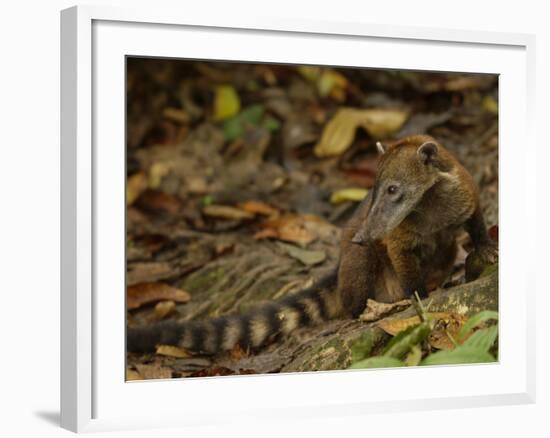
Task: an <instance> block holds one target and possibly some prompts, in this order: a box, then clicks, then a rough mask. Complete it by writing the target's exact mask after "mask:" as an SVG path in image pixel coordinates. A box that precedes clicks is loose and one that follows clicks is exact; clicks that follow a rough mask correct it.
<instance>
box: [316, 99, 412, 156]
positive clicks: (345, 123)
mask: <svg viewBox="0 0 550 438" xmlns="http://www.w3.org/2000/svg"><path fill="white" fill-rule="evenodd" d="M407 116H408V113H407V112H406V111H402V110H389V109H366V110H361V109H356V108H341V109H339V110H338V111H337V112H336V114H335V115H334V117H333V118H332V119H331V120H330V121H329V122H328V123H327V124H326V126H325V129H324V130H323V135H322V136H321V140H320V141H319V143H317V144H316V145H315V148H314V152H315V155H316V156H317V157H330V156H336V155H340V154H342V152H344V151H345V150H346V149H348V148H349V147H350V146H351V144H352V143H353V140H354V138H355V131H356V130H357V128H358V127H362V128H363V129H365V130H366V131H367V132H368V133H369V134H370V135H371V136H372V137H374V138H377V139H378V138H384V137H386V136H388V135H390V134H392V133H394V132H395V131H397V130H398V129H399V128H401V126H403V123H405V120H406V119H407Z"/></svg>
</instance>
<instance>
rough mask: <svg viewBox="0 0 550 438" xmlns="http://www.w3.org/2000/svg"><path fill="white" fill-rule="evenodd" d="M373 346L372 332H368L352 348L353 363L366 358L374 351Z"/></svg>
mask: <svg viewBox="0 0 550 438" xmlns="http://www.w3.org/2000/svg"><path fill="white" fill-rule="evenodd" d="M373 346H374V341H373V337H372V332H371V331H370V330H367V331H366V332H365V333H364V334H362V335H361V336H360V337H359V338H358V339H357V340H356V341H355V342H354V343H353V345H352V346H351V362H352V363H355V362H358V361H360V360H361V359H364V358H366V357H367V356H368V355H369V354H370V352H371V351H372V347H373Z"/></svg>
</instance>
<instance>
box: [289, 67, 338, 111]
mask: <svg viewBox="0 0 550 438" xmlns="http://www.w3.org/2000/svg"><path fill="white" fill-rule="evenodd" d="M296 69H297V71H298V72H299V73H300V74H301V75H302V76H303V77H304V78H305V79H307V80H308V81H309V82H311V83H312V84H314V85H315V87H316V88H317V92H318V93H319V96H321V97H326V96H330V97H332V98H333V99H334V100H336V101H338V102H342V101H344V100H345V98H346V89H347V86H348V80H347V78H346V77H345V76H344V75H342V74H341V73H339V72H337V71H336V70H333V69H331V68H321V67H316V66H309V65H300V66H298V67H297V68H296Z"/></svg>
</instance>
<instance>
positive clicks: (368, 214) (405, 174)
mask: <svg viewBox="0 0 550 438" xmlns="http://www.w3.org/2000/svg"><path fill="white" fill-rule="evenodd" d="M377 147H378V151H379V154H380V160H379V164H378V172H377V177H376V181H375V184H374V187H373V189H372V190H371V191H370V192H369V194H368V196H367V197H366V198H365V200H363V201H362V202H361V203H360V204H359V206H358V207H357V209H356V211H355V213H354V215H353V217H352V218H351V220H350V221H349V222H348V224H347V225H346V226H345V227H344V229H343V231H342V236H341V243H340V260H339V264H338V267H337V268H336V269H335V270H334V271H333V272H332V273H331V274H330V275H328V276H327V277H326V278H324V279H322V280H321V281H320V282H319V283H317V284H315V285H314V286H312V287H310V288H308V289H305V290H302V291H300V292H297V293H295V294H293V295H290V296H287V297H284V298H283V299H281V300H278V301H273V302H270V303H268V304H266V305H263V306H259V307H257V308H256V309H253V310H251V311H249V312H247V313H244V314H238V315H227V316H222V317H219V318H213V319H207V320H204V321H184V322H177V321H164V322H160V323H157V324H155V325H152V326H147V327H138V328H129V329H128V332H127V348H128V351H154V348H155V346H156V345H158V344H169V345H176V346H179V347H182V348H184V349H186V350H188V351H193V352H201V353H206V354H216V353H219V352H223V351H227V350H230V349H232V348H233V347H234V346H235V345H237V344H239V345H240V346H242V347H244V348H256V347H260V346H262V345H264V344H266V343H267V341H268V340H270V339H272V338H274V337H275V336H277V335H286V334H288V333H290V332H291V331H293V330H294V329H296V328H297V327H299V326H304V325H310V324H318V323H320V322H322V321H324V320H328V319H332V318H336V317H347V318H356V317H357V316H359V315H360V314H361V313H362V312H363V310H364V308H365V306H366V302H367V298H372V299H374V300H376V301H381V302H394V301H398V300H401V299H404V298H407V297H409V296H410V295H411V294H413V293H414V292H418V293H419V294H420V295H421V296H426V295H427V292H428V291H429V290H432V289H434V288H436V287H438V286H440V285H442V283H443V282H444V281H445V279H446V278H447V277H448V275H449V274H450V271H451V270H452V267H453V262H454V260H455V256H456V252H457V243H456V235H457V232H458V231H459V229H460V228H461V227H464V228H465V229H466V230H467V232H468V233H469V235H470V236H471V239H472V242H473V244H474V250H473V251H472V252H471V253H470V254H469V256H468V258H471V257H476V258H477V259H479V260H482V261H483V262H485V263H491V262H494V261H495V259H496V257H497V250H496V247H495V246H494V244H493V243H492V241H491V240H490V239H489V237H488V234H487V230H486V226H485V222H484V219H483V215H482V212H481V209H480V206H479V198H478V191H477V188H476V186H475V183H474V181H473V179H472V177H471V176H470V174H469V173H468V172H467V171H466V169H465V168H464V167H463V166H462V165H461V164H460V163H459V162H458V160H457V159H456V158H455V157H454V156H453V155H452V154H451V153H450V152H449V151H447V150H446V149H445V148H444V147H443V146H442V145H441V144H439V143H438V142H437V141H436V140H435V139H434V138H432V137H430V136H426V135H415V136H409V137H406V138H403V139H401V140H398V141H396V142H394V143H392V144H388V145H382V144H381V143H377ZM466 265H467V266H468V263H466Z"/></svg>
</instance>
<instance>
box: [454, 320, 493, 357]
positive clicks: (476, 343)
mask: <svg viewBox="0 0 550 438" xmlns="http://www.w3.org/2000/svg"><path fill="white" fill-rule="evenodd" d="M497 337H498V326H496V325H493V326H491V327H489V328H486V329H483V330H478V331H476V332H475V333H474V334H473V335H472V336H470V337H469V338H468V339H466V341H465V342H464V344H462V345H463V346H467V347H472V348H477V349H479V350H483V351H489V350H490V348H491V347H492V346H493V345H494V343H495V341H496V340H497Z"/></svg>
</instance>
